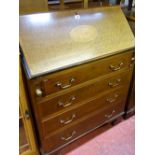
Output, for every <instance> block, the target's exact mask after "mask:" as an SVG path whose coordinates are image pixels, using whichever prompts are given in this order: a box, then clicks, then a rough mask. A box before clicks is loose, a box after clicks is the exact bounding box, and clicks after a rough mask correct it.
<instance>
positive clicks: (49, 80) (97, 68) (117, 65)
mask: <svg viewBox="0 0 155 155" xmlns="http://www.w3.org/2000/svg"><path fill="white" fill-rule="evenodd" d="M133 57H134V56H133V52H131V51H128V52H123V53H121V54H117V55H114V56H112V57H107V58H104V59H100V60H98V61H94V62H91V63H87V64H84V65H82V66H81V65H80V66H77V67H73V68H71V69H67V70H63V71H59V72H57V73H53V74H51V75H47V76H43V77H40V78H38V79H35V80H31V82H32V83H33V84H34V85H35V87H34V90H33V91H34V92H36V97H44V96H46V95H49V94H51V93H55V92H58V91H61V90H64V89H68V88H70V87H72V86H75V85H77V84H80V83H83V82H85V81H88V80H91V79H93V78H96V77H99V76H102V75H105V74H108V73H112V72H116V71H118V70H123V69H125V68H129V67H130V65H131V64H132V63H133V62H132V58H133Z"/></svg>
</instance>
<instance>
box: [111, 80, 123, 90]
mask: <svg viewBox="0 0 155 155" xmlns="http://www.w3.org/2000/svg"><path fill="white" fill-rule="evenodd" d="M120 82H121V79H116V82H114V83H113V82H109V83H108V85H109V86H110V87H111V88H113V87H116V86H118V85H120Z"/></svg>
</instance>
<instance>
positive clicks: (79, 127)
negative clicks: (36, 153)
mask: <svg viewBox="0 0 155 155" xmlns="http://www.w3.org/2000/svg"><path fill="white" fill-rule="evenodd" d="M123 113H124V105H123V104H122V103H121V102H120V103H118V104H117V105H116V106H115V107H114V106H110V107H108V108H107V109H104V110H103V109H100V110H98V111H96V112H94V113H91V115H90V116H89V117H85V118H83V119H81V120H79V121H78V122H77V123H76V124H75V123H74V124H71V125H70V126H69V127H67V128H65V129H63V128H62V129H61V130H58V131H56V132H55V133H53V134H52V135H50V136H49V137H47V138H45V139H44V140H43V141H42V147H43V149H44V150H45V152H49V151H51V150H55V149H57V148H59V147H63V146H64V145H65V144H68V143H70V142H71V141H73V140H75V139H77V138H78V137H80V136H82V135H84V134H86V133H88V132H90V131H92V130H93V129H95V128H96V127H99V126H101V125H103V124H104V123H106V122H107V121H108V120H110V119H112V118H114V117H115V116H116V115H119V114H123Z"/></svg>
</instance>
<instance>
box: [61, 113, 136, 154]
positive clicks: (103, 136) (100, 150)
mask: <svg viewBox="0 0 155 155" xmlns="http://www.w3.org/2000/svg"><path fill="white" fill-rule="evenodd" d="M134 154H135V117H134V116H132V117H130V118H128V119H127V120H123V121H121V122H120V123H119V124H117V125H115V126H113V127H112V125H111V124H108V125H106V126H103V127H101V128H99V129H97V130H95V131H93V132H92V133H89V134H87V135H85V136H84V137H82V138H80V139H78V140H76V141H75V142H73V143H72V144H70V145H68V146H67V147H65V148H64V149H63V150H62V151H61V155H134Z"/></svg>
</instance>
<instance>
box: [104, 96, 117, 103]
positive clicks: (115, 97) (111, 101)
mask: <svg viewBox="0 0 155 155" xmlns="http://www.w3.org/2000/svg"><path fill="white" fill-rule="evenodd" d="M118 96H119V95H118V94H115V95H114V97H113V98H112V97H111V98H107V99H106V101H107V102H109V103H113V102H115V101H116V99H117V98H118Z"/></svg>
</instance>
